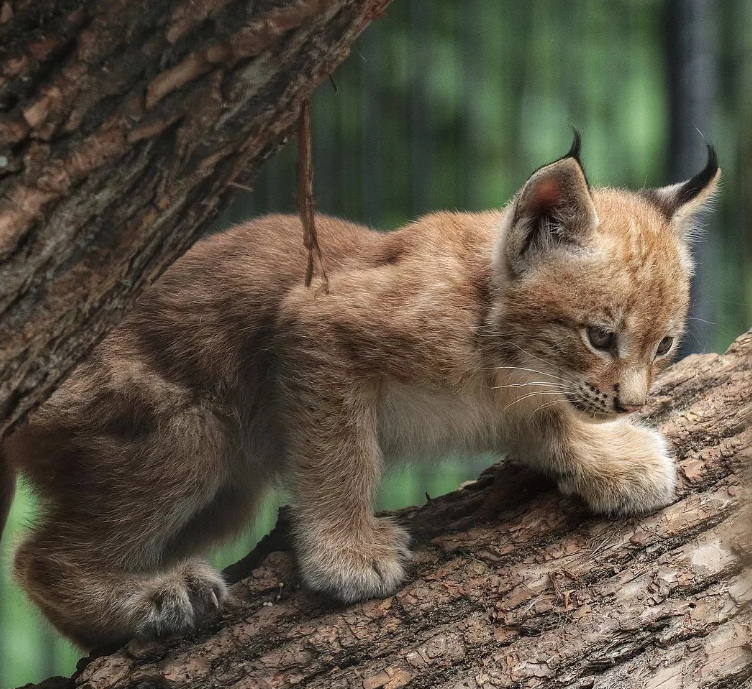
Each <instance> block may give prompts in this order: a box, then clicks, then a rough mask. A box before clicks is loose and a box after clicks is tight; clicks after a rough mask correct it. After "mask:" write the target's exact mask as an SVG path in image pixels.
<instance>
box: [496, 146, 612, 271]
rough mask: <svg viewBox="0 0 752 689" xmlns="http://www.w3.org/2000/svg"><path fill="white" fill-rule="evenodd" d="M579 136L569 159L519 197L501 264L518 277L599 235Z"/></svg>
mask: <svg viewBox="0 0 752 689" xmlns="http://www.w3.org/2000/svg"><path fill="white" fill-rule="evenodd" d="M579 156H580V135H579V133H578V132H577V131H575V138H574V143H573V144H572V148H571V149H570V151H569V153H567V154H566V155H565V156H564V157H563V158H559V160H556V161H554V162H553V163H551V164H549V165H546V166H544V167H542V168H539V169H538V170H536V171H535V172H534V173H533V174H532V175H531V177H530V179H528V181H527V182H526V183H525V186H523V187H522V189H521V190H520V192H519V193H518V194H517V197H516V199H515V200H514V202H513V204H512V206H511V207H510V209H509V211H508V212H507V214H506V217H505V222H504V224H505V225H507V226H506V227H503V228H502V231H501V232H500V242H503V247H501V246H499V247H497V252H496V253H497V255H496V257H495V258H496V262H497V263H499V262H501V261H503V262H505V263H506V267H507V268H509V269H510V270H511V271H512V273H513V274H519V273H521V272H524V271H525V270H526V269H527V268H529V267H530V266H532V265H533V264H534V263H535V261H537V260H540V259H542V258H543V257H545V255H546V254H547V253H548V252H550V251H552V250H555V249H556V248H561V247H567V246H573V245H574V246H577V245H582V244H583V243H584V242H585V241H586V240H587V239H588V237H590V235H591V234H592V233H593V232H594V231H595V228H596V226H597V224H598V215H597V214H596V212H595V206H594V205H593V200H592V198H591V196H590V189H589V185H588V181H587V178H586V177H585V172H584V170H583V169H582V165H581V164H580V160H579Z"/></svg>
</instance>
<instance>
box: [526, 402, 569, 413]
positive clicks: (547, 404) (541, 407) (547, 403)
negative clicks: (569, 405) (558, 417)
mask: <svg viewBox="0 0 752 689" xmlns="http://www.w3.org/2000/svg"><path fill="white" fill-rule="evenodd" d="M561 402H566V400H554V401H553V402H546V403H545V404H541V406H540V407H536V408H535V410H534V411H533V414H535V412H539V411H540V410H541V409H545V408H546V407H552V406H553V405H554V404H559V403H561ZM533 414H531V415H530V416H532V415H533Z"/></svg>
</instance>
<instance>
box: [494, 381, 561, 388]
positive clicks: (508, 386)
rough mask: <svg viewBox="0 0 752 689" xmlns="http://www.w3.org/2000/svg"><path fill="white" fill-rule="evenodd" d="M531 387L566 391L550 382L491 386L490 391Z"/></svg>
mask: <svg viewBox="0 0 752 689" xmlns="http://www.w3.org/2000/svg"><path fill="white" fill-rule="evenodd" d="M533 385H540V386H544V387H548V388H561V389H566V388H567V386H566V385H562V384H561V383H551V382H550V381H539V380H536V381H534V382H532V383H508V384H506V385H492V386H491V390H499V389H500V388H526V387H530V386H533Z"/></svg>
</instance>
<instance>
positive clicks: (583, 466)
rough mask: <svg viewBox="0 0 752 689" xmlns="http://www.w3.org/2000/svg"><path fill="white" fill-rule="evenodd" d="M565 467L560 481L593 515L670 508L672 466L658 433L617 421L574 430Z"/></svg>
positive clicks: (664, 442) (562, 486) (566, 490)
mask: <svg viewBox="0 0 752 689" xmlns="http://www.w3.org/2000/svg"><path fill="white" fill-rule="evenodd" d="M567 455H568V459H567V464H568V467H567V469H566V470H565V472H564V474H563V478H561V479H560V480H559V488H560V490H561V491H562V492H564V493H565V494H572V493H574V494H576V495H579V496H580V497H582V498H583V499H584V500H585V502H587V504H588V505H589V506H590V507H591V509H593V510H594V511H596V512H604V513H608V514H623V515H626V514H640V513H645V512H652V511H654V510H657V509H659V508H661V507H664V506H665V505H667V504H669V503H670V502H671V501H672V499H673V497H674V491H675V488H676V468H675V466H674V461H673V460H672V458H671V457H670V455H669V453H668V448H667V446H666V441H665V440H664V439H663V437H662V436H661V435H660V433H658V432H657V431H654V430H650V429H647V428H643V427H641V426H636V425H632V424H630V423H628V422H627V421H616V422H613V423H609V424H602V425H594V426H590V427H588V426H581V427H579V428H576V429H573V432H572V434H571V437H570V444H569V446H568V450H567Z"/></svg>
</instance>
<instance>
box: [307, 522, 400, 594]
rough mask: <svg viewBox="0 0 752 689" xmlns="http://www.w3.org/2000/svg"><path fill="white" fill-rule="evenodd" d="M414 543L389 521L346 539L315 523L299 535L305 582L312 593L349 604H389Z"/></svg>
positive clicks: (352, 530) (353, 529)
mask: <svg viewBox="0 0 752 689" xmlns="http://www.w3.org/2000/svg"><path fill="white" fill-rule="evenodd" d="M317 526H323V528H317ZM409 541H410V537H409V536H408V534H407V532H406V531H405V530H404V529H402V528H400V527H399V526H397V525H396V524H394V523H392V522H391V521H390V520H388V519H376V518H373V517H372V518H371V519H370V520H368V521H367V522H366V523H365V524H361V525H357V524H355V523H354V524H350V525H348V526H347V530H346V531H345V532H340V533H337V531H336V530H331V529H330V528H328V527H326V526H325V525H323V524H322V525H312V524H311V523H310V522H309V523H308V524H307V525H306V526H305V528H302V529H298V534H297V556H298V564H299V566H300V572H301V576H302V578H303V580H304V581H305V583H306V585H307V586H308V587H309V588H311V589H313V590H314V591H321V592H322V593H326V594H328V595H330V596H332V597H333V598H336V599H337V600H340V601H342V602H343V603H353V602H355V601H359V600H366V599H369V598H384V597H385V596H388V595H390V594H392V593H394V592H395V591H396V590H397V588H398V587H399V585H400V584H401V583H402V580H403V579H404V577H405V563H406V562H407V560H408V559H409V558H410V550H409V548H408V543H409Z"/></svg>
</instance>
